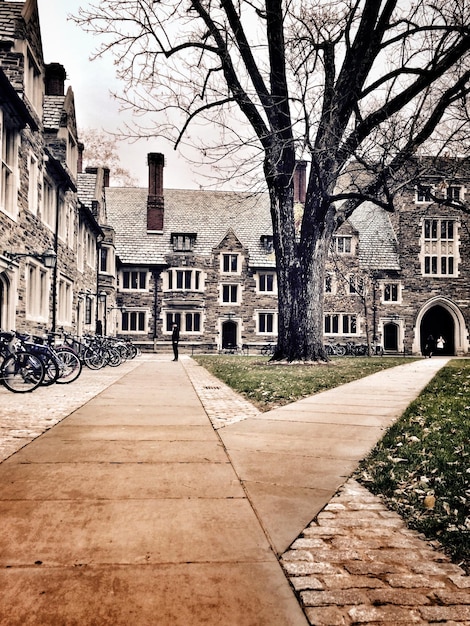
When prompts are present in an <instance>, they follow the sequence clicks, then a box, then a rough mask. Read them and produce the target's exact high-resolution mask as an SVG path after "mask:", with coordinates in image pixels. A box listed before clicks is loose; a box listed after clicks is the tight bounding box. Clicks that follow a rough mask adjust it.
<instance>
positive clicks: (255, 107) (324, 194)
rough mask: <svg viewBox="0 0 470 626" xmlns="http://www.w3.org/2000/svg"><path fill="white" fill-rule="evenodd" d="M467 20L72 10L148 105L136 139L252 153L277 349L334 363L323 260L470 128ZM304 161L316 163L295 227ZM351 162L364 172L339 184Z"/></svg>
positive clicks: (280, 7)
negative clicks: (342, 230)
mask: <svg viewBox="0 0 470 626" xmlns="http://www.w3.org/2000/svg"><path fill="white" fill-rule="evenodd" d="M469 13H470V6H469V3H465V2H462V0H432V1H431V0H430V1H427V0H416V1H415V2H411V1H410V0H382V1H379V0H317V1H316V2H314V3H313V2H304V1H302V0H264V2H263V1H262V0H236V1H235V0H217V2H214V1H213V0H161V1H153V0H126V1H120V0H103V1H102V2H100V3H99V5H97V6H91V7H90V8H89V9H88V10H81V11H80V12H79V15H78V16H76V17H75V18H74V19H75V20H76V21H77V22H78V23H79V24H80V25H81V26H82V27H83V28H84V29H85V30H90V31H94V32H98V33H101V34H102V35H103V40H102V41H103V45H102V46H101V48H100V50H99V51H98V53H97V54H105V53H106V52H111V53H113V54H115V62H116V66H117V68H118V76H119V77H120V78H121V79H122V80H123V81H124V95H123V96H122V101H123V104H124V105H125V106H129V107H132V108H133V109H135V110H137V111H139V112H140V113H142V114H144V113H148V114H149V116H148V117H144V118H143V119H144V120H145V124H146V127H144V126H140V127H134V128H132V129H131V128H128V129H127V130H128V132H129V134H133V133H135V134H136V135H142V134H143V135H146V136H152V135H153V136H158V135H160V136H161V135H163V136H169V137H171V138H172V139H173V141H174V143H175V146H177V147H178V146H183V145H184V144H185V143H190V142H191V141H193V143H197V144H198V145H199V146H200V147H201V150H202V153H203V155H206V156H207V155H209V154H210V155H212V157H213V160H214V162H218V163H221V162H222V159H224V158H225V159H226V160H225V161H224V162H225V163H228V162H229V163H230V164H233V163H235V164H236V166H237V167H239V163H237V162H236V159H235V154H236V153H235V149H236V148H237V147H241V146H243V147H244V152H243V159H244V161H245V163H247V164H248V167H249V168H254V164H256V163H262V171H263V175H264V181H265V188H267V191H268V193H269V197H270V203H271V216H272V224H273V235H274V247H275V252H276V260H277V273H278V290H279V340H278V352H277V354H276V355H275V356H276V358H279V359H281V358H284V359H287V360H297V359H301V360H316V359H323V358H325V353H324V348H323V287H324V273H325V262H326V258H327V255H328V250H329V246H330V241H331V237H332V234H333V232H334V231H335V229H336V228H337V225H338V223H339V222H341V221H342V220H344V219H346V218H347V217H348V216H349V215H350V214H351V212H352V211H353V210H354V209H355V208H356V207H357V206H358V204H360V203H361V202H362V201H364V200H366V199H367V200H372V201H374V202H376V203H378V204H379V205H381V206H383V207H384V208H385V209H386V210H392V209H393V193H394V184H395V182H396V181H397V173H398V172H399V171H400V170H401V168H402V166H403V165H404V164H405V163H407V161H408V160H409V159H410V158H411V157H413V156H415V155H416V154H418V152H419V150H420V149H424V147H425V146H426V143H427V142H429V140H433V141H434V144H433V146H434V147H435V146H436V141H441V142H444V143H448V141H449V140H451V139H452V137H456V136H457V130H456V125H458V124H460V126H458V133H459V134H460V136H464V135H465V131H467V136H468V119H467V120H466V116H465V114H464V113H462V112H463V111H466V110H467V109H466V102H467V96H468V90H469V78H470V70H469V49H470V28H469V23H470V18H469ZM155 113H156V115H155V116H153V114H155ZM467 118H468V116H467ZM465 120H466V122H465ZM209 124H211V125H210V126H209ZM214 124H217V125H218V126H219V131H220V132H218V134H217V137H214V140H213V141H212V142H209V143H208V144H207V143H206V144H204V143H203V140H202V137H203V136H205V137H207V136H210V131H211V129H212V128H214ZM444 124H445V125H446V128H448V129H449V132H447V133H444V134H443V131H442V129H443V128H444ZM438 130H439V131H440V134H439V135H437V134H436V133H437V131H438ZM459 145H460V144H459ZM440 147H441V148H442V146H440ZM448 149H452V145H450V147H449V148H448ZM210 150H211V152H210ZM299 157H301V158H307V159H308V160H309V161H310V171H309V176H308V184H307V195H306V200H305V207H304V212H303V217H302V221H301V226H300V232H296V228H295V216H294V209H293V199H294V198H293V178H294V171H295V164H296V158H299ZM227 159H230V160H229V161H228V160H227ZM353 161H354V162H356V163H358V164H359V165H360V167H361V171H362V173H366V174H367V176H365V177H364V176H362V175H361V177H360V181H361V183H360V184H359V183H357V184H355V185H353V186H352V188H349V189H344V190H343V191H341V192H338V191H337V189H338V186H337V183H338V180H339V179H340V177H341V176H342V175H343V174H344V172H345V171H346V170H347V169H348V168H350V167H351V163H352V162H353ZM239 171H241V170H239ZM364 181H366V182H364Z"/></svg>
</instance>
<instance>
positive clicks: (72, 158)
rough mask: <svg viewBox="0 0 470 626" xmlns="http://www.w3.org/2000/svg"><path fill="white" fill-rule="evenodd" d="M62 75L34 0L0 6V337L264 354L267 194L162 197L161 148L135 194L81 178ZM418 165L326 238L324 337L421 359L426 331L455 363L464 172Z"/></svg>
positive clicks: (469, 305)
mask: <svg viewBox="0 0 470 626" xmlns="http://www.w3.org/2000/svg"><path fill="white" fill-rule="evenodd" d="M65 80H66V73H65V69H64V68H63V67H62V66H61V65H60V64H58V63H51V64H48V65H45V63H44V59H43V53H42V46H41V36H40V30H39V19H38V9H37V3H36V0H26V1H25V2H24V3H23V2H5V1H4V0H0V145H1V161H0V168H1V169H0V328H1V329H3V330H10V329H18V330H22V331H25V332H29V333H34V334H40V333H43V332H44V331H46V330H51V329H52V330H58V329H60V328H62V327H63V328H64V329H65V330H67V331H70V332H74V333H78V334H83V333H88V332H98V333H104V334H110V335H116V334H118V335H122V336H126V337H130V338H132V339H133V340H134V341H136V342H137V343H139V344H141V345H142V347H144V348H145V349H150V350H157V351H160V350H167V349H168V348H169V345H170V342H171V327H172V324H173V323H174V322H176V323H177V324H178V326H179V328H180V335H181V345H182V347H183V349H184V348H186V349H187V350H188V351H194V350H197V351H203V350H204V351H217V350H221V349H222V350H223V349H229V350H231V349H233V348H235V347H242V346H243V347H244V349H245V351H248V352H249V353H255V354H256V353H257V351H258V350H259V349H260V348H261V347H263V346H265V345H266V344H275V343H276V340H277V316H278V297H277V278H276V260H275V255H274V251H273V237H272V226H271V218H270V209H269V198H268V195H267V194H260V193H258V194H255V193H241V192H222V191H220V192H217V191H205V190H177V189H176V190H175V189H165V188H164V156H163V155H162V154H160V153H150V154H149V155H148V181H149V182H148V186H147V187H146V188H145V189H142V188H133V187H126V188H116V187H111V186H110V176H111V177H112V172H111V173H110V172H109V170H107V169H106V168H88V169H86V170H85V171H82V158H81V155H82V149H83V146H81V144H80V139H79V136H78V132H77V123H76V114H75V104H74V94H73V91H72V89H71V88H70V87H69V88H68V89H67V90H66V89H65ZM428 165H429V167H427V168H423V167H420V168H419V169H415V171H414V172H406V173H404V176H403V180H410V181H412V182H411V183H409V184H408V185H405V186H404V187H403V189H402V190H401V191H400V194H399V195H398V196H397V197H396V200H395V209H396V210H395V212H394V213H387V212H386V211H384V210H383V209H381V208H379V207H378V206H376V205H374V204H371V203H363V204H362V205H361V206H360V207H359V208H358V209H356V211H355V212H354V213H353V214H352V215H351V217H350V218H349V219H348V220H347V221H345V222H344V223H343V224H342V225H341V226H340V227H339V228H338V230H337V232H336V233H335V236H334V239H333V243H332V247H331V251H330V256H329V260H328V266H327V272H326V279H325V285H324V290H325V300H324V334H325V340H326V341H331V342H342V343H344V342H352V343H364V342H368V343H369V344H370V343H372V344H377V345H379V346H381V347H383V348H384V349H385V351H386V352H387V353H390V354H420V353H422V351H423V346H424V344H425V342H426V340H427V338H428V337H429V336H430V335H432V336H433V337H434V338H437V337H439V336H442V337H443V338H444V340H445V344H444V348H443V350H442V352H443V353H444V354H456V355H463V354H468V352H469V326H470V293H469V284H470V260H469V259H470V254H469V253H470V228H469V227H470V218H469V212H468V210H467V211H465V208H466V207H468V206H470V166H469V163H468V162H467V161H466V160H464V159H458V160H457V159H439V160H434V161H429V164H428ZM306 168H307V164H306V163H305V162H299V164H298V167H297V170H296V175H295V181H294V182H295V201H296V205H295V211H296V216H297V217H298V218H299V219H300V218H301V214H302V206H303V202H304V200H305V183H306ZM424 172H425V173H424Z"/></svg>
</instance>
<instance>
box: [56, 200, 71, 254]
mask: <svg viewBox="0 0 470 626" xmlns="http://www.w3.org/2000/svg"><path fill="white" fill-rule="evenodd" d="M74 218H75V212H74V208H73V206H72V204H70V203H69V202H63V201H60V203H59V232H58V235H59V237H60V238H61V239H62V241H64V242H65V243H67V244H68V245H69V247H72V246H73V240H74V233H75V220H74Z"/></svg>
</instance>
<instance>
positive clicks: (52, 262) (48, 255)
mask: <svg viewBox="0 0 470 626" xmlns="http://www.w3.org/2000/svg"><path fill="white" fill-rule="evenodd" d="M3 254H4V255H5V256H6V257H8V258H9V259H11V260H12V261H16V260H17V259H20V258H22V257H32V258H33V259H38V260H39V261H42V262H43V263H44V266H45V267H47V268H48V269H53V268H54V267H55V266H56V264H57V254H56V252H55V251H54V250H53V249H52V248H47V250H44V252H42V253H41V252H8V251H5V252H4V253H3Z"/></svg>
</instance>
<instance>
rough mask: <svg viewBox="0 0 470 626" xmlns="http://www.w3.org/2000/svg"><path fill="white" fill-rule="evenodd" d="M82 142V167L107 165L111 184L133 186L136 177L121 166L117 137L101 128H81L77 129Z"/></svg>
mask: <svg viewBox="0 0 470 626" xmlns="http://www.w3.org/2000/svg"><path fill="white" fill-rule="evenodd" d="M79 136H80V141H81V142H82V143H83V146H84V151H83V167H84V168H86V167H108V168H109V169H110V171H111V184H112V185H113V186H116V187H133V186H135V184H136V178H135V177H134V176H132V174H131V173H130V172H129V170H127V169H126V168H124V167H122V165H121V159H120V158H119V152H118V139H117V138H116V137H115V136H114V135H111V134H110V133H106V132H105V131H103V130H97V129H95V128H82V129H81V130H80V131H79Z"/></svg>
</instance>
